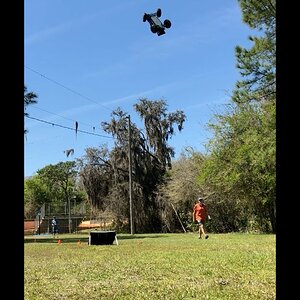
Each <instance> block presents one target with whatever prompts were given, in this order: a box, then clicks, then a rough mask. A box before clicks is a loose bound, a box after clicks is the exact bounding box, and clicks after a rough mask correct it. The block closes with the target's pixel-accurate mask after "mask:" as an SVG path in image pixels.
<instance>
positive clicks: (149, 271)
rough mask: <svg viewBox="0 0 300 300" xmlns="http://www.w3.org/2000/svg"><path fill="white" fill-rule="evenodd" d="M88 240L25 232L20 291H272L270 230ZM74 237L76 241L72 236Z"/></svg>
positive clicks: (49, 294)
mask: <svg viewBox="0 0 300 300" xmlns="http://www.w3.org/2000/svg"><path fill="white" fill-rule="evenodd" d="M117 238H118V245H117V244H116V243H115V242H114V244H113V245H90V246H89V245H88V243H87V241H88V233H85V234H84V233H82V234H70V235H68V234H66V235H60V236H59V239H61V241H62V243H61V244H58V243H57V239H53V238H52V237H51V236H37V237H33V236H25V237H24V242H25V244H24V248H25V257H24V263H25V274H24V290H25V298H24V299H28V300H35V299H41V300H45V299H51V300H53V299H60V300H62V299H89V300H90V299H125V300H127V299H134V300H139V299H145V300H146V299H147V300H148V299H170V300H174V299H218V300H219V299H237V300H246V299H255V300H258V299H276V293H275V291H276V281H275V279H276V276H275V275H276V274H275V273H276V258H275V256H276V251H275V248H276V247H275V244H276V236H275V235H263V234H238V233H232V234H211V235H210V237H209V239H207V240H199V239H198V238H197V234H196V233H183V234H136V235H128V234H127V235H126V234H118V235H117ZM78 241H80V243H79V242H78Z"/></svg>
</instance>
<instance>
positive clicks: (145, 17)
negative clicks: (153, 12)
mask: <svg viewBox="0 0 300 300" xmlns="http://www.w3.org/2000/svg"><path fill="white" fill-rule="evenodd" d="M146 21H147V14H144V16H143V22H146Z"/></svg>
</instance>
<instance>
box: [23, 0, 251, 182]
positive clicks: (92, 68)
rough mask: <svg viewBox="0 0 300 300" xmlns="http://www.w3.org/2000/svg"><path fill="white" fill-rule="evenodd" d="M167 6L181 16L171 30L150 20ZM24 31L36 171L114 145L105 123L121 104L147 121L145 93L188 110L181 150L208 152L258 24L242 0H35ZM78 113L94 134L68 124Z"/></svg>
mask: <svg viewBox="0 0 300 300" xmlns="http://www.w3.org/2000/svg"><path fill="white" fill-rule="evenodd" d="M157 8H161V10H162V16H161V18H160V19H161V20H162V21H163V20H165V19H169V20H170V21H171V22H172V26H171V28H170V29H167V30H166V34H165V35H162V36H157V35H156V34H153V33H152V32H151V31H150V27H149V24H148V23H147V22H145V23H144V22H143V21H142V19H143V14H144V13H145V12H146V13H152V12H156V10H157ZM24 34H25V36H24V62H25V65H24V78H25V82H24V84H25V85H26V86H27V89H28V91H33V92H34V93H36V94H37V95H38V98H37V101H38V103H37V104H34V105H31V106H29V107H28V109H27V112H28V113H29V116H30V117H31V119H29V118H25V120H24V124H25V128H26V129H28V131H29V132H28V134H27V135H26V137H25V141H24V143H25V144H24V145H25V146H24V147H25V153H24V155H25V157H24V163H25V176H31V175H34V174H35V173H36V171H37V170H38V169H40V168H43V167H45V166H46V165H49V164H56V163H58V162H60V161H66V160H70V159H72V160H73V159H75V158H77V157H81V156H83V155H84V153H85V149H86V148H88V147H98V146H100V145H102V144H107V145H108V146H111V145H112V144H113V139H112V138H111V137H109V136H108V135H107V134H106V133H105V132H103V131H102V129H101V122H102V121H109V120H110V119H111V112H112V111H113V110H114V109H116V108H117V107H121V108H122V109H123V110H124V111H125V112H128V113H129V114H130V116H131V120H132V122H134V123H136V124H137V125H138V126H139V127H140V128H142V125H141V123H140V119H139V116H138V114H137V113H136V112H135V111H134V108H133V105H134V104H135V103H138V101H139V99H140V98H141V97H145V98H147V99H149V100H159V99H164V100H166V102H167V104H168V111H169V112H173V111H175V110H177V109H181V110H183V111H184V112H185V114H186V116H187V120H186V122H185V123H184V127H183V130H182V132H181V133H178V132H176V134H175V135H174V136H173V137H172V139H171V140H170V141H169V144H170V145H171V146H173V147H174V149H175V152H176V157H178V156H179V155H180V153H181V151H182V150H183V148H184V147H186V146H191V147H193V148H194V149H195V150H197V151H201V152H205V144H206V143H207V141H208V139H209V137H210V136H211V133H210V132H209V131H208V130H207V123H208V121H209V120H210V119H211V118H212V116H213V114H214V113H215V112H217V111H220V110H222V108H224V104H226V103H228V101H229V95H230V93H231V91H232V89H233V88H234V85H235V82H236V81H237V80H238V79H239V78H240V75H239V72H238V70H237V68H236V58H235V52H234V48H235V46H237V45H242V46H246V47H248V46H250V45H251V44H250V42H249V41H248V37H249V35H251V34H253V32H252V31H251V30H250V28H249V27H248V26H247V25H246V24H244V23H243V22H242V15H241V10H240V7H239V3H238V1H237V0H189V1H182V0H165V1H155V0H152V1H147V0H106V1H105V0H101V1H99V0H88V1H84V0H72V1H71V0H48V1H46V0H45V1H40V0H25V24H24ZM33 118H34V119H33ZM76 121H77V122H78V129H79V130H82V131H84V132H87V133H83V132H78V133H77V136H76V134H75V131H73V130H71V129H68V128H73V129H74V128H75V122H76ZM47 122H49V123H53V124H54V125H51V124H49V123H47ZM93 127H95V130H93ZM67 149H74V155H73V156H72V157H70V156H69V157H68V158H67V156H66V155H65V153H64V150H67Z"/></svg>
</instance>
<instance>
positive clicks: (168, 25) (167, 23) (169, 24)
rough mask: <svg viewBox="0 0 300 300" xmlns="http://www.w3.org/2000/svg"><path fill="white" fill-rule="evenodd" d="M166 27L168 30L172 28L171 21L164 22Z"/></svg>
mask: <svg viewBox="0 0 300 300" xmlns="http://www.w3.org/2000/svg"><path fill="white" fill-rule="evenodd" d="M164 26H165V27H166V28H170V27H171V21H170V20H164Z"/></svg>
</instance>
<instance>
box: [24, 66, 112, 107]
mask: <svg viewBox="0 0 300 300" xmlns="http://www.w3.org/2000/svg"><path fill="white" fill-rule="evenodd" d="M25 68H26V69H28V70H30V71H32V72H34V73H36V74H38V75H40V76H42V77H44V78H46V79H47V80H49V81H51V82H53V83H55V84H57V85H59V86H61V87H62V88H64V89H66V90H68V91H70V92H72V93H74V94H76V95H78V96H80V97H81V98H84V99H86V100H88V101H90V102H93V103H95V104H98V105H100V106H102V107H104V108H105V109H107V110H109V111H110V112H112V110H111V109H110V108H108V107H106V106H104V105H103V104H100V103H99V102H97V101H95V100H93V99H91V98H90V97H87V96H85V95H82V94H81V93H79V92H77V91H75V90H73V89H70V88H68V87H67V86H65V85H63V84H61V83H59V82H58V81H56V80H54V79H51V78H49V77H47V76H45V75H43V74H41V73H40V72H38V71H36V70H34V69H32V68H30V67H27V66H25Z"/></svg>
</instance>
